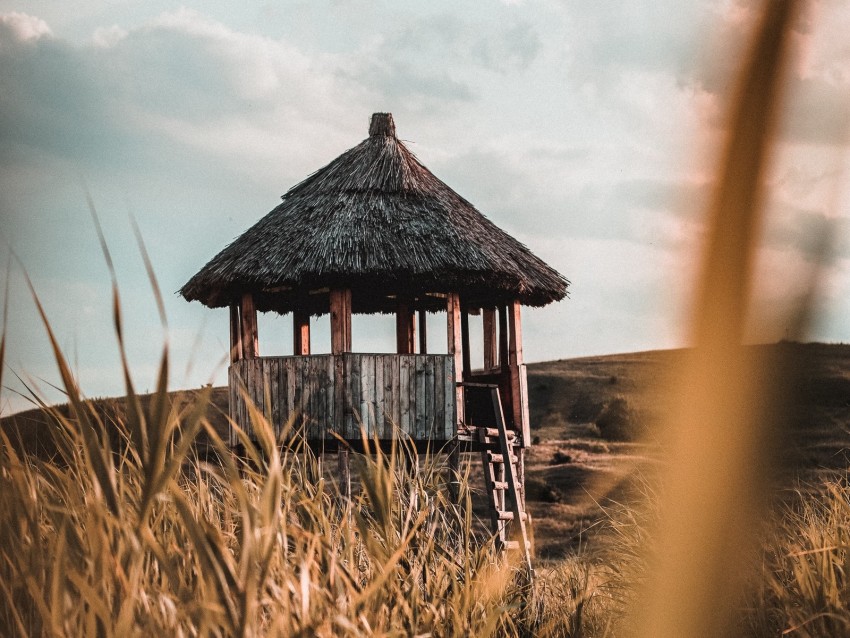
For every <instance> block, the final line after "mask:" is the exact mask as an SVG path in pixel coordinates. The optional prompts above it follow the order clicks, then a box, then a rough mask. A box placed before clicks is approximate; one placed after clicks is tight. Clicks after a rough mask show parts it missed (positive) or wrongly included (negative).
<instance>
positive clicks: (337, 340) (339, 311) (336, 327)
mask: <svg viewBox="0 0 850 638" xmlns="http://www.w3.org/2000/svg"><path fill="white" fill-rule="evenodd" d="M329 297H330V309H331V352H332V353H333V354H342V353H343V352H351V291H350V290H331V292H330V295H329Z"/></svg>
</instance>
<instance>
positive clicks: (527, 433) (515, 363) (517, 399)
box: [508, 301, 531, 447]
mask: <svg viewBox="0 0 850 638" xmlns="http://www.w3.org/2000/svg"><path fill="white" fill-rule="evenodd" d="M508 317H509V319H510V345H509V354H508V356H509V359H510V371H511V409H512V410H513V421H514V424H515V426H516V428H517V430H520V431H521V432H522V447H527V446H529V445H530V444H531V429H530V424H529V416H528V381H527V377H526V373H525V363H524V361H523V356H522V317H521V310H520V303H519V302H518V301H514V302H513V303H512V304H511V305H510V306H509V307H508Z"/></svg>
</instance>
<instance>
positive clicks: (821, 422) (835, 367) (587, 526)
mask: <svg viewBox="0 0 850 638" xmlns="http://www.w3.org/2000/svg"><path fill="white" fill-rule="evenodd" d="M770 347H784V348H788V349H790V353H791V355H792V357H791V359H792V360H793V361H795V362H797V363H798V364H799V365H798V369H797V371H796V372H797V375H796V382H795V384H794V390H795V391H796V399H795V401H794V404H795V410H794V415H793V418H792V419H791V421H792V428H791V430H790V432H789V433H788V437H787V439H786V443H787V444H786V445H785V449H786V455H785V460H786V462H785V463H784V464H783V465H784V467H785V468H786V469H789V472H788V476H789V477H792V478H797V477H803V478H813V477H815V476H816V475H818V474H823V473H830V472H833V471H835V470H839V469H842V468H843V469H846V468H847V467H848V450H849V449H850V431H848V424H850V346H848V345H830V344H783V345H781V346H770ZM759 348H768V346H759ZM681 356H682V351H676V350H671V351H653V352H639V353H630V354H617V355H608V356H598V357H584V358H579V359H569V360H560V361H549V362H545V363H534V364H530V365H529V366H528V388H529V394H530V397H529V398H530V410H531V423H532V432H533V436H534V443H535V445H534V446H533V447H532V448H531V450H530V451H529V454H528V457H527V479H526V486H527V497H528V501H529V510H530V512H531V514H532V516H533V518H534V521H535V524H534V530H535V538H536V542H537V552H538V556H540V557H541V558H544V559H545V558H551V559H557V558H560V557H563V556H565V555H566V554H567V553H568V552H569V551H571V550H575V549H576V547H577V546H578V545H579V544H581V543H582V542H584V541H587V540H588V538H590V537H592V536H593V532H594V530H595V529H596V528H597V527H598V524H599V523H600V521H602V520H604V512H603V510H602V507H601V506H603V505H604V504H605V503H606V502H607V501H608V500H610V499H615V500H623V499H625V498H627V496H628V490H629V489H630V488H631V487H633V481H632V479H633V478H634V476H636V475H640V473H641V472H642V470H643V469H645V468H647V467H651V466H652V465H653V464H654V463H655V457H656V453H657V446H656V445H655V444H653V443H647V442H646V440H644V435H645V434H646V432H647V427H648V426H649V425H650V424H652V423H653V422H654V421H656V420H657V419H658V418H659V417H660V416H661V415H663V413H664V410H665V409H667V407H668V406H669V402H670V397H669V396H668V395H667V391H666V387H667V386H666V384H665V378H666V376H667V375H668V373H669V371H670V370H671V369H672V368H673V367H674V364H675V362H676V360H677V359H678V358H679V357H681ZM197 392H198V391H197V390H184V391H179V392H174V393H172V400H173V402H174V403H175V404H177V405H181V404H187V403H190V402H192V401H193V400H194V397H195V395H196V394H197ZM148 400H149V397H142V401H143V403H145V402H146V401H148ZM96 404H97V406H98V410H99V411H100V413H101V414H102V415H103V417H104V418H105V419H106V420H107V421H108V420H109V419H122V418H124V416H125V414H124V413H125V406H124V402H123V401H122V400H121V399H100V400H97V401H96ZM59 409H60V410H65V408H63V407H61V406H60V407H59ZM226 413H227V393H226V390H225V388H215V389H214V390H213V393H212V401H211V403H210V406H209V408H208V412H207V417H208V419H209V420H210V422H211V423H212V424H213V425H214V427H215V428H216V429H217V430H218V432H219V433H220V434H222V435H224V433H225V432H226V429H227V423H226V419H225V415H226ZM2 427H3V429H4V430H5V432H6V433H7V434H8V435H9V436H10V439H12V441H13V443H14V444H15V445H16V447H17V446H22V447H23V448H26V449H28V450H31V451H37V452H38V453H39V454H40V455H42V456H44V455H50V454H51V453H52V452H53V451H54V450H53V447H52V440H51V436H50V427H51V426H50V425H49V422H48V419H47V418H46V416H45V414H44V413H43V412H41V411H40V410H29V411H26V412H22V413H19V414H16V415H13V416H10V417H7V418H5V419H3V420H2ZM198 443H199V445H200V446H203V445H204V444H205V441H204V439H203V435H202V436H201V438H199V441H198ZM469 462H470V463H472V465H471V472H472V474H471V476H472V484H473V487H477V486H478V485H479V483H480V480H479V479H478V478H477V477H478V473H477V472H479V471H480V470H479V469H478V468H479V466H478V465H477V456H473V457H471V458H470V459H469Z"/></svg>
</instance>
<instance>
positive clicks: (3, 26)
mask: <svg viewBox="0 0 850 638" xmlns="http://www.w3.org/2000/svg"><path fill="white" fill-rule="evenodd" d="M52 35H53V31H51V29H50V27H49V26H48V24H47V23H46V22H45V21H44V20H42V19H41V18H37V17H35V16H31V15H28V14H26V13H19V12H17V11H13V12H11V13H4V14H0V40H4V39H5V38H6V37H11V38H12V39H14V40H17V41H19V42H29V41H32V40H38V39H40V38H45V37H50V36H52Z"/></svg>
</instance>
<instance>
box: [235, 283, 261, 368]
mask: <svg viewBox="0 0 850 638" xmlns="http://www.w3.org/2000/svg"><path fill="white" fill-rule="evenodd" d="M239 316H240V318H241V319H242V322H241V323H242V356H243V357H244V358H245V359H253V358H254V357H259V356H260V345H259V339H258V337H257V309H256V308H255V307H254V297H253V295H251V293H249V292H246V293H245V294H243V295H242V306H241V308H240V310H239Z"/></svg>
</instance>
